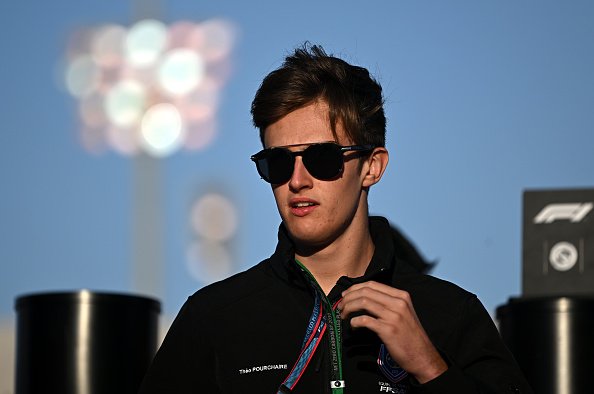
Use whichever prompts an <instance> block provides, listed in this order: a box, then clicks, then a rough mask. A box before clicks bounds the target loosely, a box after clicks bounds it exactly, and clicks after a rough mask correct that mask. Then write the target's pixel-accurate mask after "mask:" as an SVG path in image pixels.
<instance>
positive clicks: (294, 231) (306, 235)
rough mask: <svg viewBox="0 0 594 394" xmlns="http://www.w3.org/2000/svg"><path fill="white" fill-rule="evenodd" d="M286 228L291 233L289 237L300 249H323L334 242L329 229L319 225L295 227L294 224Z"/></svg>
mask: <svg viewBox="0 0 594 394" xmlns="http://www.w3.org/2000/svg"><path fill="white" fill-rule="evenodd" d="M292 224H293V225H291V224H288V225H287V223H286V222H285V226H286V227H287V230H288V231H289V235H290V236H291V238H292V239H293V242H295V243H296V244H297V245H298V246H300V247H306V248H315V249H318V248H322V247H324V246H326V245H328V244H330V243H331V242H332V239H333V237H332V236H329V234H328V233H329V231H327V229H322V228H320V225H319V223H316V224H314V225H313V226H303V225H295V224H294V223H292Z"/></svg>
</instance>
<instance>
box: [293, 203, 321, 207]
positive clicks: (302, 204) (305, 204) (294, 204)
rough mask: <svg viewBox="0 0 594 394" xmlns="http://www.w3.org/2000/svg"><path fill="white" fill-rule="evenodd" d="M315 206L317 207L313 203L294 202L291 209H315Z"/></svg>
mask: <svg viewBox="0 0 594 394" xmlns="http://www.w3.org/2000/svg"><path fill="white" fill-rule="evenodd" d="M314 205H317V204H315V203H313V202H294V203H291V208H305V207H313V206H314Z"/></svg>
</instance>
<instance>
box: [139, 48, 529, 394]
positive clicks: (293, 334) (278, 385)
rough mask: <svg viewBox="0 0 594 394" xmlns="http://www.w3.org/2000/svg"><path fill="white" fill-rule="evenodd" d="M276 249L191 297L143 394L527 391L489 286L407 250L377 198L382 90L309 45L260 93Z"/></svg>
mask: <svg viewBox="0 0 594 394" xmlns="http://www.w3.org/2000/svg"><path fill="white" fill-rule="evenodd" d="M252 115H253V120H254V124H255V126H256V127H258V128H259V130H260V137H261V140H262V143H263V146H264V149H263V150H262V151H260V152H258V153H257V154H255V155H254V156H252V160H253V161H254V162H255V164H256V167H257V169H258V172H259V173H260V175H261V176H262V178H263V179H264V180H265V181H267V182H269V183H270V184H271V186H272V191H273V193H274V197H275V200H276V205H277V208H278V211H279V213H280V216H281V218H282V224H281V226H280V229H279V239H278V245H277V248H276V251H275V253H274V254H273V255H272V256H271V257H270V258H268V259H266V260H264V261H263V262H261V263H260V264H258V265H256V266H255V267H253V268H251V269H250V270H248V271H246V272H243V273H240V274H238V275H235V276H233V277H231V278H229V279H227V280H224V281H222V282H219V283H215V284H213V285H211V286H208V287H206V288H203V289H202V290H200V291H198V292H197V293H195V294H194V295H193V296H191V297H190V298H189V299H188V301H187V302H186V304H185V305H184V307H183V308H182V310H181V311H180V313H179V315H178V317H177V318H176V320H175V322H174V323H173V325H172V327H171V329H170V331H169V333H168V335H167V337H166V338H165V341H164V342H163V345H162V346H161V348H160V350H159V352H158V354H157V356H156V357H155V360H154V362H153V365H152V367H151V368H150V370H149V372H148V374H147V376H146V378H145V381H144V384H143V388H142V389H141V393H176V394H180V393H195V392H199V393H209V394H210V393H290V392H293V393H308V394H311V393H346V394H348V393H365V394H367V393H373V392H386V393H483V392H488V393H529V392H531V391H530V388H529V387H528V385H527V384H526V382H525V381H524V379H523V377H522V375H521V373H520V372H519V370H518V367H517V366H516V364H515V362H514V361H513V358H512V357H511V355H510V354H509V352H508V351H507V349H506V348H505V346H504V345H503V344H502V343H501V341H500V339H499V336H498V333H497V330H496V328H495V327H494V325H493V323H492V321H491V319H490V317H489V315H488V313H487V312H486V311H485V310H484V308H483V307H482V305H481V304H480V302H479V301H478V300H477V298H476V297H475V296H474V295H472V294H470V293H468V292H466V291H464V290H462V289H460V288H459V287H457V286H455V285H453V284H451V283H448V282H445V281H442V280H439V279H435V278H433V277H430V276H426V275H423V274H421V273H420V272H419V269H418V267H415V266H414V265H413V264H410V263H409V262H407V261H405V260H403V259H401V258H400V257H399V256H401V252H400V251H399V248H400V247H401V244H400V243H399V242H397V238H396V237H395V235H394V232H393V231H392V229H391V228H390V226H389V224H388V222H387V221H386V220H385V219H383V218H379V217H375V218H374V217H371V218H370V217H369V216H368V207H367V197H368V193H369V190H370V188H371V187H372V186H373V185H374V184H376V183H377V182H379V181H380V179H381V178H382V175H383V173H384V171H385V169H386V167H387V165H388V151H387V150H386V148H385V123H386V121H385V117H384V111H383V98H382V92H381V87H380V86H379V84H378V83H377V82H375V81H374V80H373V79H372V78H371V77H370V75H369V73H368V72H367V70H366V69H364V68H361V67H356V66H352V65H350V64H348V63H346V62H344V61H342V60H340V59H338V58H335V57H332V56H328V55H327V54H326V53H325V52H324V51H323V50H322V49H321V48H320V47H317V46H313V47H311V48H303V49H298V50H296V51H295V53H294V54H292V55H291V56H289V57H287V58H286V60H285V63H284V64H283V65H282V66H281V67H280V68H279V69H277V70H275V71H273V72H272V73H270V74H269V75H268V76H267V77H266V78H265V79H264V81H263V83H262V85H261V86H260V88H259V90H258V92H257V93H256V97H255V99H254V101H253V103H252Z"/></svg>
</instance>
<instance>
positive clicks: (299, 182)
mask: <svg viewBox="0 0 594 394" xmlns="http://www.w3.org/2000/svg"><path fill="white" fill-rule="evenodd" d="M312 186H313V177H312V176H311V174H310V173H309V171H307V168H305V165H304V164H303V160H302V158H301V157H300V156H296V157H295V168H294V169H293V175H291V179H289V188H290V189H291V191H294V192H297V191H299V190H302V189H309V188H311V187H312Z"/></svg>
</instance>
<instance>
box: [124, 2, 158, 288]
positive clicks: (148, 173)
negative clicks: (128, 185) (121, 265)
mask: <svg viewBox="0 0 594 394" xmlns="http://www.w3.org/2000/svg"><path fill="white" fill-rule="evenodd" d="M131 8H132V20H133V22H137V21H139V20H142V19H148V18H152V19H159V16H160V15H161V14H162V9H161V1H160V0H132V2H131ZM133 161H134V162H133V174H134V175H133V176H134V181H133V184H134V186H133V188H134V190H133V222H134V223H133V244H132V248H133V268H132V281H133V289H134V291H136V292H138V293H141V294H146V295H150V296H153V297H156V298H158V299H162V298H163V295H164V290H165V285H164V278H165V264H164V258H165V256H164V238H163V237H164V233H165V232H164V228H163V225H164V220H163V210H164V207H163V196H162V193H163V179H162V178H163V177H162V170H161V160H160V159H159V158H156V157H153V156H150V155H148V154H146V153H144V152H141V153H139V154H138V155H136V156H134V159H133Z"/></svg>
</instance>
